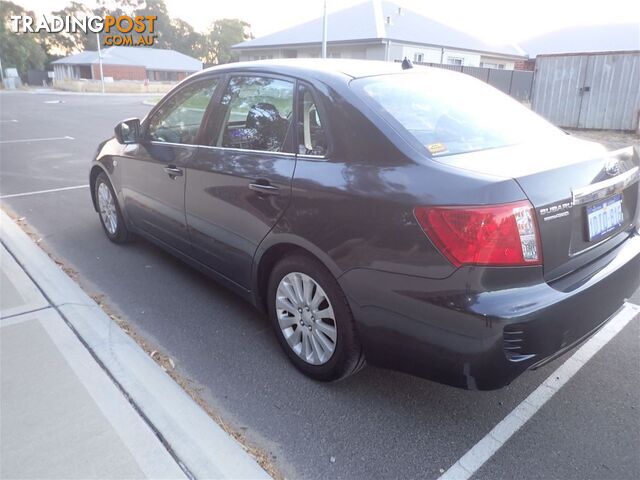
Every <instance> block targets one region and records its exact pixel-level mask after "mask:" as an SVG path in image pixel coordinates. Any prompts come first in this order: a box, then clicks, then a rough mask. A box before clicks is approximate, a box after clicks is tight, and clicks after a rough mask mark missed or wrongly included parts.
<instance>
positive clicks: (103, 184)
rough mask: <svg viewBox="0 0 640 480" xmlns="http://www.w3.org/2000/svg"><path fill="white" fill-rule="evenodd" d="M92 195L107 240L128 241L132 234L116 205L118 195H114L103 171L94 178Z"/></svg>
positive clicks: (115, 241)
mask: <svg viewBox="0 0 640 480" xmlns="http://www.w3.org/2000/svg"><path fill="white" fill-rule="evenodd" d="M94 195H95V199H96V208H97V210H98V216H99V217H100V223H101V224H102V229H103V230H104V233H105V234H106V235H107V237H108V238H109V240H111V241H112V242H114V243H125V242H128V241H130V240H131V239H132V234H131V232H129V230H128V229H127V225H126V224H125V221H124V217H123V216H122V212H121V211H120V206H119V205H118V197H116V194H115V192H114V190H113V187H112V186H111V182H110V181H109V178H108V177H107V175H106V174H105V173H104V172H103V173H100V174H99V175H98V177H97V178H96V182H95V184H94Z"/></svg>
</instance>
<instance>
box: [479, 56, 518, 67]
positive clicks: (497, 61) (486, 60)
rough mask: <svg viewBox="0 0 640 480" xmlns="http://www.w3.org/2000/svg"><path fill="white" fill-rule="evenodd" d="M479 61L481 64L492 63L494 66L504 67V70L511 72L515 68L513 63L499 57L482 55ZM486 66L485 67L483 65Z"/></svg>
mask: <svg viewBox="0 0 640 480" xmlns="http://www.w3.org/2000/svg"><path fill="white" fill-rule="evenodd" d="M480 61H481V62H483V63H492V64H495V65H504V69H505V70H513V69H514V68H515V65H516V63H515V61H513V60H507V59H504V58H499V57H489V56H486V55H482V56H481V58H480ZM485 66H486V65H485ZM490 68H499V67H490Z"/></svg>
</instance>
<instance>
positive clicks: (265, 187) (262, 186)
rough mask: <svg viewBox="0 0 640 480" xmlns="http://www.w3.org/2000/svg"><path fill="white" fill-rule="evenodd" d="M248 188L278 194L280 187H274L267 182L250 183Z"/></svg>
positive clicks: (267, 193)
mask: <svg viewBox="0 0 640 480" xmlns="http://www.w3.org/2000/svg"><path fill="white" fill-rule="evenodd" d="M249 190H253V191H254V192H258V193H259V194H263V195H279V194H280V189H279V188H278V187H274V186H273V185H270V184H269V183H250V184H249Z"/></svg>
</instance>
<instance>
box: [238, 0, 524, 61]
mask: <svg viewBox="0 0 640 480" xmlns="http://www.w3.org/2000/svg"><path fill="white" fill-rule="evenodd" d="M321 42H322V18H317V19H315V20H312V21H310V22H306V23H303V24H301V25H296V26H294V27H291V28H288V29H286V30H282V31H280V32H276V33H272V34H271V35H266V36H264V37H261V38H256V39H253V40H247V41H245V42H242V43H239V44H237V45H234V46H233V47H232V48H233V50H234V51H235V52H236V53H237V54H238V55H239V57H240V60H241V61H245V60H263V59H270V58H296V57H307V58H308V57H311V58H313V57H319V56H320V52H321ZM327 56H329V57H332V58H355V59H370V60H387V61H396V60H402V59H404V58H405V57H406V58H409V59H410V60H413V61H414V62H429V63H447V64H452V65H465V66H472V67H490V68H500V69H506V70H512V69H513V68H514V65H515V63H516V62H517V61H522V60H524V59H525V58H526V55H525V53H524V52H523V51H522V50H521V49H520V48H518V47H517V46H515V45H505V46H495V45H489V44H487V43H485V42H483V41H482V40H479V39H477V38H475V37H473V36H471V35H469V34H467V33H464V32H461V31H459V30H456V29H453V28H451V27H448V26H446V25H443V24H441V23H439V22H436V21H434V20H431V19H430V18H426V17H424V16H422V15H419V14H417V13H414V12H411V11H409V10H406V9H405V8H402V7H400V6H398V5H396V4H394V3H392V2H386V1H380V0H368V1H367V2H365V3H362V4H358V5H355V6H353V7H350V8H347V9H344V10H340V11H338V12H335V13H331V14H329V16H328V31H327Z"/></svg>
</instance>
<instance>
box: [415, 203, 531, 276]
mask: <svg viewBox="0 0 640 480" xmlns="http://www.w3.org/2000/svg"><path fill="white" fill-rule="evenodd" d="M414 213H415V216H416V219H417V220H418V223H419V224H420V226H421V227H422V229H423V230H424V232H425V233H426V234H427V236H428V237H429V238H430V239H431V241H432V242H433V243H434V244H435V246H436V247H437V248H438V249H439V250H440V251H441V252H442V253H443V254H444V255H445V256H446V257H447V258H448V259H449V261H451V263H453V264H454V265H455V266H456V267H459V266H460V265H493V266H518V265H541V264H542V251H541V250H540V237H539V235H538V228H537V225H536V220H535V216H534V212H533V207H532V206H531V203H529V202H528V201H526V200H524V201H521V202H515V203H506V204H502V205H488V206H484V205H482V206H459V207H416V208H415V210H414Z"/></svg>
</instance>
